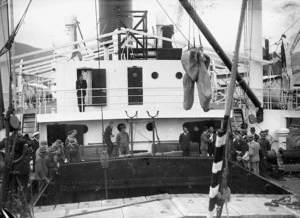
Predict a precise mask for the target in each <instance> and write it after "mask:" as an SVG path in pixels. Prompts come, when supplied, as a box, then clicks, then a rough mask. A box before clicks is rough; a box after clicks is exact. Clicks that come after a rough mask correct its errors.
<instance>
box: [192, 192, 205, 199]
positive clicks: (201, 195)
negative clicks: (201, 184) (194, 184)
mask: <svg viewBox="0 0 300 218" xmlns="http://www.w3.org/2000/svg"><path fill="white" fill-rule="evenodd" d="M193 196H194V197H195V198H207V199H208V195H207V194H199V193H193Z"/></svg>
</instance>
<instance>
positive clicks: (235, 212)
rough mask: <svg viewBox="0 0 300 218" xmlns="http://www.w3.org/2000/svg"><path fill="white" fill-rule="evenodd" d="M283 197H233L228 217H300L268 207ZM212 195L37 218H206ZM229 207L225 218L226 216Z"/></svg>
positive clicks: (66, 207)
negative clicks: (209, 199)
mask: <svg viewBox="0 0 300 218" xmlns="http://www.w3.org/2000/svg"><path fill="white" fill-rule="evenodd" d="M281 197H282V195H255V194H248V195H241V194H236V195H231V201H230V203H228V217H264V218H267V217H281V218H285V217H289V218H291V217H300V210H295V209H291V208H289V207H287V206H285V205H280V206H279V207H268V206H265V203H266V202H270V201H271V200H272V199H279V198H281ZM207 210H208V195H206V194H160V195H151V196H141V197H134V198H123V199H122V198H120V199H109V200H102V201H90V202H80V203H70V204H59V205H56V206H53V205H51V206H40V207H35V208H34V212H35V217H37V218H38V217H42V218H48V217H49V218H50V217H51V218H52V217H90V218H92V217H95V218H96V217H101V218H105V217H107V218H110V217H115V218H129V217H130V218H133V217H135V218H137V217H149V218H150V217H153V218H154V217H155V218H156V217H206V216H207ZM226 216H227V213H226V207H224V209H223V217H226Z"/></svg>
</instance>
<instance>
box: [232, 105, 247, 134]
mask: <svg viewBox="0 0 300 218" xmlns="http://www.w3.org/2000/svg"><path fill="white" fill-rule="evenodd" d="M232 112H233V119H232V120H231V126H232V131H235V130H237V131H241V130H242V129H244V127H243V125H245V119H244V112H243V109H241V108H235V109H232Z"/></svg>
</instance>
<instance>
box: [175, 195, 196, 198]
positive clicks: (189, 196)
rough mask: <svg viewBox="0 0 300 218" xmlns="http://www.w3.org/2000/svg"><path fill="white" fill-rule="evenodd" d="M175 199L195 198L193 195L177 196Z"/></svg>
mask: <svg viewBox="0 0 300 218" xmlns="http://www.w3.org/2000/svg"><path fill="white" fill-rule="evenodd" d="M177 197H179V198H194V197H195V196H194V195H193V194H177Z"/></svg>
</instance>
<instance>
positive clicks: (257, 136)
mask: <svg viewBox="0 0 300 218" xmlns="http://www.w3.org/2000/svg"><path fill="white" fill-rule="evenodd" d="M255 131H256V130H255V127H251V128H250V132H251V135H252V136H253V137H254V140H255V141H257V140H258V139H259V135H257V134H256V133H255Z"/></svg>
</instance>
